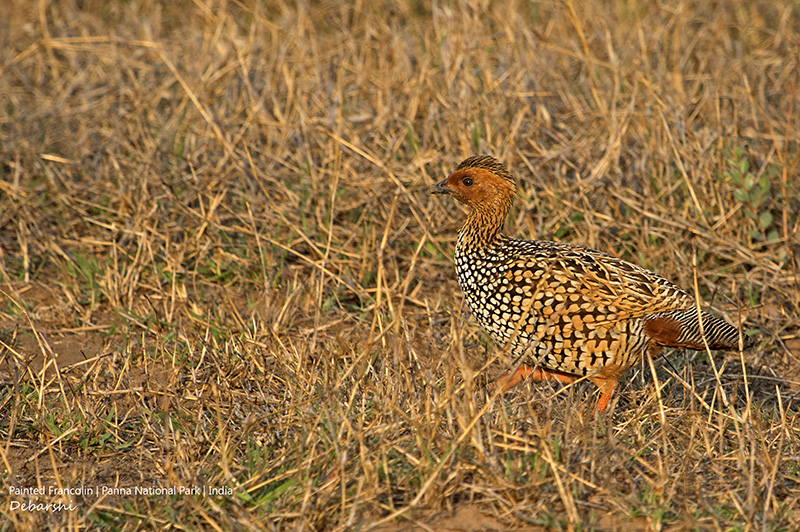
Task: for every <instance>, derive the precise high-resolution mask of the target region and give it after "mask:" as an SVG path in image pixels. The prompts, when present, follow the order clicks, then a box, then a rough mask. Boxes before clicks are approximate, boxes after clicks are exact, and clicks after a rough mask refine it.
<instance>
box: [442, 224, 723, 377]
mask: <svg viewBox="0 0 800 532" xmlns="http://www.w3.org/2000/svg"><path fill="white" fill-rule="evenodd" d="M455 259H456V271H457V274H458V280H459V283H460V285H461V289H462V291H463V292H464V295H465V296H466V299H467V301H468V303H469V305H470V308H471V310H472V311H473V313H474V315H475V317H476V319H477V320H478V322H479V323H480V324H481V325H482V326H483V328H484V329H486V330H487V332H489V334H490V335H491V336H492V337H493V338H494V339H495V341H497V342H499V343H501V344H506V343H508V342H511V353H512V354H513V355H522V354H523V353H525V352H526V351H527V352H528V355H529V356H530V357H531V358H532V359H533V360H534V362H535V363H536V364H538V365H539V366H541V367H543V368H545V369H551V370H556V371H561V372H565V373H571V374H577V375H590V374H596V373H597V372H599V371H601V370H602V369H603V368H613V372H614V373H615V374H616V373H620V374H621V373H622V372H624V371H625V370H626V369H628V368H629V367H631V366H632V365H633V364H635V363H636V362H637V361H638V360H639V359H640V357H641V356H642V354H643V353H644V352H645V351H646V350H648V349H651V350H652V351H653V352H654V351H657V350H658V349H659V348H660V347H661V346H677V347H687V348H692V349H703V348H704V345H705V342H703V336H702V335H701V334H700V330H701V328H702V330H703V331H704V332H705V337H706V341H707V342H708V344H709V347H710V348H712V349H733V348H736V347H737V346H738V331H737V330H736V328H734V327H733V326H732V325H730V324H728V323H727V322H725V321H724V320H721V319H719V318H714V317H712V316H710V315H708V314H706V313H705V312H702V313H700V316H701V319H702V321H703V324H702V325H701V324H700V321H701V320H700V319H698V317H697V316H698V315H697V311H696V303H695V301H694V299H693V298H692V297H691V296H689V295H688V294H687V293H686V292H684V291H683V290H681V289H680V288H679V287H677V286H676V285H674V284H672V283H671V282H669V281H667V280H666V279H664V278H662V277H660V276H658V275H656V274H655V273H653V272H650V271H648V270H646V269H644V268H641V267H639V266H636V265H634V264H631V263H629V262H626V261H624V260H622V259H618V258H616V257H612V256H610V255H607V254H605V253H601V252H599V251H595V250H591V249H587V248H583V247H580V246H574V245H570V244H563V243H557V242H547V241H536V240H517V239H512V238H508V237H506V236H504V235H502V234H500V235H498V236H497V238H496V240H495V241H494V242H493V243H492V244H491V245H489V246H484V247H481V248H472V247H470V246H469V242H468V241H467V240H465V239H462V238H460V239H459V243H458V245H457V247H456V257H455Z"/></svg>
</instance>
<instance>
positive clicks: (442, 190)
mask: <svg viewBox="0 0 800 532" xmlns="http://www.w3.org/2000/svg"><path fill="white" fill-rule="evenodd" d="M446 185H447V179H445V180H444V181H440V182H438V183H436V184H435V185H433V188H432V189H431V194H455V193H456V191H455V190H453V189H452V188H447V186H446Z"/></svg>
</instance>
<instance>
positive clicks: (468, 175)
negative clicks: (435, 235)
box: [431, 155, 517, 210]
mask: <svg viewBox="0 0 800 532" xmlns="http://www.w3.org/2000/svg"><path fill="white" fill-rule="evenodd" d="M516 191H517V185H516V183H515V182H514V178H513V177H511V174H510V173H509V172H508V170H507V169H506V167H505V166H504V165H503V163H501V162H500V161H498V160H497V159H495V158H494V157H491V156H490V155H478V156H475V157H470V158H469V159H465V160H464V161H462V162H461V164H459V165H458V167H457V168H456V169H455V171H454V172H453V173H452V174H450V175H449V176H448V177H447V179H445V180H444V181H442V182H440V183H437V184H436V185H434V187H433V189H432V190H431V194H447V195H450V196H453V197H454V198H455V199H457V200H458V201H460V202H461V203H464V204H465V205H468V206H470V207H472V208H473V209H481V210H483V209H486V208H488V207H490V206H492V205H498V204H500V205H509V204H510V203H511V200H512V198H513V197H514V194H515V193H516Z"/></svg>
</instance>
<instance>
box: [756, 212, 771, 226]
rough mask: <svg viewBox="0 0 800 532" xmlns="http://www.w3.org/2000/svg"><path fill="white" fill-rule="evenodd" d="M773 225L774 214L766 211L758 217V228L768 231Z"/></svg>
mask: <svg viewBox="0 0 800 532" xmlns="http://www.w3.org/2000/svg"><path fill="white" fill-rule="evenodd" d="M770 225H772V213H771V212H769V211H764V212H762V213H761V214H759V215H758V226H759V227H760V228H761V229H766V228H767V227H769V226H770Z"/></svg>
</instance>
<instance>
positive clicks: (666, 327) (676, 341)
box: [644, 308, 754, 350]
mask: <svg viewBox="0 0 800 532" xmlns="http://www.w3.org/2000/svg"><path fill="white" fill-rule="evenodd" d="M701 320H702V322H703V325H702V330H703V334H701V333H700V329H701V326H700V321H701ZM644 329H645V332H646V333H647V335H648V336H649V337H650V339H652V340H653V341H655V342H656V343H657V344H658V345H662V346H665V347H680V348H684V349H697V350H702V349H705V348H706V342H707V343H708V348H709V349H722V350H725V349H739V330H738V329H737V328H736V327H734V326H733V325H731V324H730V323H728V322H727V321H725V320H723V319H722V318H717V317H716V316H712V315H711V314H708V313H707V312H702V311H701V312H700V319H698V317H697V309H694V308H693V309H688V310H674V311H672V312H663V313H659V314H653V315H650V316H646V317H645V318H644ZM703 336H705V339H706V341H705V342H704V341H703ZM753 344H754V341H753V339H752V338H750V337H749V336H747V335H746V334H744V333H742V346H743V348H744V349H748V348H750V347H752V346H753Z"/></svg>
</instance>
